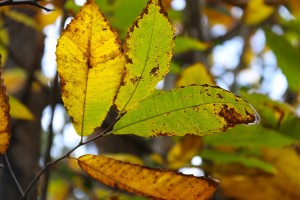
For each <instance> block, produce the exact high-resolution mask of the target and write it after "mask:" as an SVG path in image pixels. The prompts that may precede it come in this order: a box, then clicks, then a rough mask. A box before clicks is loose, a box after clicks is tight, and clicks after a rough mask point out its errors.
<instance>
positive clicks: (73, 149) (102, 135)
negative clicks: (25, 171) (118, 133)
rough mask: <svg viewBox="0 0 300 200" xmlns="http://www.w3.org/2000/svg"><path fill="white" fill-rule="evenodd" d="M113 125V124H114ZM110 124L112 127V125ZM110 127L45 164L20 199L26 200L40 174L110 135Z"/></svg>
mask: <svg viewBox="0 0 300 200" xmlns="http://www.w3.org/2000/svg"><path fill="white" fill-rule="evenodd" d="M114 123H115V122H114ZM114 123H112V125H113V124H114ZM112 125H110V126H109V127H108V128H106V129H105V130H104V131H103V132H102V133H101V134H99V135H97V136H95V137H94V138H91V139H89V140H87V141H85V142H82V141H80V142H79V144H78V145H76V146H75V147H74V148H72V149H71V150H70V151H68V152H67V153H65V154H64V155H63V156H61V157H60V158H58V159H56V160H53V161H52V162H49V163H47V165H46V166H44V167H43V169H42V170H41V171H40V172H39V173H38V174H37V175H36V177H35V178H34V179H33V180H32V181H31V183H30V184H29V185H28V187H27V188H26V190H25V192H24V194H23V195H22V199H26V198H27V195H28V193H29V191H30V190H31V188H32V187H33V186H34V184H35V183H36V182H37V181H38V180H39V179H40V177H41V176H42V174H43V173H44V172H45V171H46V170H48V168H49V167H51V166H52V165H54V164H56V163H58V162H59V161H61V160H63V159H64V158H67V157H69V156H70V154H71V153H73V152H74V151H75V150H76V149H78V148H79V147H81V146H82V145H85V144H87V143H89V142H91V141H94V140H96V139H98V138H101V137H104V136H106V135H108V134H111V133H112V131H109V132H107V131H108V130H109V129H110V128H111V127H112Z"/></svg>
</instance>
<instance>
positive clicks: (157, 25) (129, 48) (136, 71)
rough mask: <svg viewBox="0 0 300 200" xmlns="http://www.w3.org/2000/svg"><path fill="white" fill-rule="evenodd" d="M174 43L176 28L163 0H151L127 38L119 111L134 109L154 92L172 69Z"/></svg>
mask: <svg viewBox="0 0 300 200" xmlns="http://www.w3.org/2000/svg"><path fill="white" fill-rule="evenodd" d="M173 43H174V28H173V26H172V24H171V22H170V21H169V19H168V18H167V15H166V13H165V11H164V10H163V7H162V4H161V1H160V0H150V1H149V3H148V4H147V7H146V8H145V9H144V11H143V12H142V14H141V15H140V16H139V18H138V20H137V21H136V22H135V23H134V24H133V26H132V27H131V28H130V29H129V33H128V35H127V38H126V43H125V57H126V61H127V63H126V66H125V69H126V73H125V77H124V79H123V84H122V86H121V88H120V91H119V94H118V96H117V98H116V101H115V104H116V106H117V108H118V110H119V111H128V110H130V109H132V108H134V107H135V106H136V105H137V104H138V103H139V102H140V101H141V100H142V99H144V98H146V97H147V96H149V95H150V94H151V93H152V92H153V91H154V89H155V86H156V84H157V83H158V82H159V81H160V80H162V79H163V78H164V76H165V75H166V74H167V73H168V72H169V62H170V60H171V56H172V48H173V45H174V44H173Z"/></svg>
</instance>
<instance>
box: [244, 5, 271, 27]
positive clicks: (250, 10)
mask: <svg viewBox="0 0 300 200" xmlns="http://www.w3.org/2000/svg"><path fill="white" fill-rule="evenodd" d="M274 11H275V9H274V7H272V6H268V5H266V4H265V1H264V0H251V1H248V4H247V6H246V9H245V17H244V22H245V23H246V24H247V25H256V24H259V23H261V22H262V21H264V20H266V19H267V18H268V17H269V16H270V15H271V14H272V13H274Z"/></svg>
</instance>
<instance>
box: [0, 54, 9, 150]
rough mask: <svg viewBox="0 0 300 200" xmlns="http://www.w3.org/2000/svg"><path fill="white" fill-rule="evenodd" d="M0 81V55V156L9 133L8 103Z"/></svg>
mask: <svg viewBox="0 0 300 200" xmlns="http://www.w3.org/2000/svg"><path fill="white" fill-rule="evenodd" d="M5 90H6V89H5V86H4V83H3V79H2V68H1V55H0V154H4V153H5V152H6V150H7V147H8V144H9V138H10V131H9V103H8V97H7V94H6V91H5Z"/></svg>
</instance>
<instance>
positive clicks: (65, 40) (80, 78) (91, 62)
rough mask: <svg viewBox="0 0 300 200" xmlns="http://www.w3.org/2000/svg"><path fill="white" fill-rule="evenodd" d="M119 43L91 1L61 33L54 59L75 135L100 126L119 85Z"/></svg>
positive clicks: (91, 0) (123, 62)
mask: <svg viewBox="0 0 300 200" xmlns="http://www.w3.org/2000/svg"><path fill="white" fill-rule="evenodd" d="M120 48H121V47H120V41H119V39H118V38H117V34H116V32H114V31H113V30H112V29H111V27H110V25H109V23H108V21H107V20H106V18H105V17H104V15H103V14H102V13H101V11H100V10H99V8H98V6H97V4H96V3H95V1H94V0H88V1H87V3H86V4H85V5H84V6H83V8H82V9H81V10H80V12H79V13H78V14H77V16H76V17H75V19H73V20H72V22H71V23H70V24H69V25H68V26H67V28H66V29H65V30H64V31H63V33H62V35H61V38H60V39H59V41H58V46H57V51H56V56H57V65H58V73H59V78H60V84H61V88H62V98H63V101H64V104H65V107H66V109H67V111H68V114H69V115H70V117H71V118H72V121H73V125H74V127H75V129H76V131H77V133H78V134H79V135H82V136H87V135H89V134H91V133H92V132H93V131H94V129H95V128H97V127H98V126H100V125H101V123H102V122H103V120H104V119H105V117H106V115H107V113H108V111H109V109H110V107H111V106H112V104H113V100H114V98H115V95H116V93H117V91H118V89H119V86H120V84H121V79H122V76H123V67H124V64H125V59H124V56H123V54H122V51H121V49H120Z"/></svg>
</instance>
